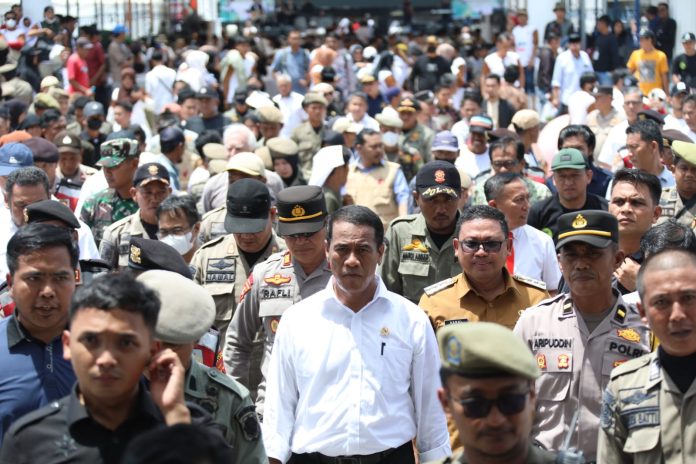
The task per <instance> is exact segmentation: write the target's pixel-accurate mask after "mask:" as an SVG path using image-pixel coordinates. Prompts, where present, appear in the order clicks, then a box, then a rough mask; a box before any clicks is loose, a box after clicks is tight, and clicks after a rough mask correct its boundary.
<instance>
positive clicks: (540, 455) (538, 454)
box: [426, 445, 556, 464]
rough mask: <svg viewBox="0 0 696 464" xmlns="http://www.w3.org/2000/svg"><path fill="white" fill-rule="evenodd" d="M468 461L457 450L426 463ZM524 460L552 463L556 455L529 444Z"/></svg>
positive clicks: (542, 463) (462, 453)
mask: <svg viewBox="0 0 696 464" xmlns="http://www.w3.org/2000/svg"><path fill="white" fill-rule="evenodd" d="M468 462H469V461H467V459H466V456H464V451H459V452H457V453H454V454H453V455H452V457H449V458H445V459H444V460H441V461H431V462H430V463H426V464H467V463H468ZM524 462H525V464H554V463H555V462H556V455H555V454H554V453H551V452H550V451H546V450H543V449H541V448H538V447H536V446H533V445H529V454H528V455H527V459H525V460H524Z"/></svg>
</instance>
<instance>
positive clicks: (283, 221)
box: [276, 185, 328, 235]
mask: <svg viewBox="0 0 696 464" xmlns="http://www.w3.org/2000/svg"><path fill="white" fill-rule="evenodd" d="M276 208H278V234H279V235H293V234H307V233H315V232H318V231H319V230H320V229H321V228H322V227H323V226H324V220H325V219H326V216H327V215H328V212H327V211H326V201H325V200H324V192H323V191H322V189H321V187H317V186H316V185H298V186H295V187H288V188H286V189H283V190H281V191H280V192H279V193H278V197H277V201H276Z"/></svg>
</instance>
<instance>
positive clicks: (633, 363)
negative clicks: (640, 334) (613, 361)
mask: <svg viewBox="0 0 696 464" xmlns="http://www.w3.org/2000/svg"><path fill="white" fill-rule="evenodd" d="M651 359H652V356H651V355H650V354H649V353H648V354H645V355H643V356H641V357H640V358H635V359H629V360H628V361H626V362H625V363H621V364H619V365H618V366H616V367H615V368H614V369H613V370H612V371H611V374H610V376H609V377H610V378H611V379H612V380H613V379H615V378H617V377H621V376H622V375H626V374H630V373H631V372H635V371H637V370H638V369H641V368H643V367H645V366H647V365H648V364H650V360H651Z"/></svg>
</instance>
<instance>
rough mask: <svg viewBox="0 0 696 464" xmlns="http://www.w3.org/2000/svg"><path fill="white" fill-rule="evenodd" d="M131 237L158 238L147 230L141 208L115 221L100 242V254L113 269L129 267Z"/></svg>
mask: <svg viewBox="0 0 696 464" xmlns="http://www.w3.org/2000/svg"><path fill="white" fill-rule="evenodd" d="M131 237H143V238H147V239H150V240H157V237H156V236H155V237H151V236H149V235H148V234H147V232H146V231H145V227H144V226H143V223H142V221H141V220H140V210H138V211H137V212H136V213H135V214H131V215H130V216H127V217H125V218H123V219H121V220H120V221H116V222H114V223H113V224H111V225H110V226H109V227H107V228H106V229H105V230H104V236H103V238H102V241H101V242H100V243H99V254H100V255H101V258H102V259H103V260H104V261H106V262H107V263H109V265H110V266H111V268H112V269H116V268H117V267H118V268H125V267H128V255H129V253H130V239H131Z"/></svg>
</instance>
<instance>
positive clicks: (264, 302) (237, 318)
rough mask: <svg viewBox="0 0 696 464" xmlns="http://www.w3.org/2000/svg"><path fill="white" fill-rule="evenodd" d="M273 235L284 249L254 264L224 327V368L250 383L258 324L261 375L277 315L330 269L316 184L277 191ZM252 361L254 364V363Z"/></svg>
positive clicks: (317, 286)
mask: <svg viewBox="0 0 696 464" xmlns="http://www.w3.org/2000/svg"><path fill="white" fill-rule="evenodd" d="M277 208H278V235H280V236H281V237H283V239H284V240H285V242H286V244H287V247H288V249H287V251H281V252H278V253H275V254H273V255H271V256H270V257H269V258H268V259H267V260H266V261H264V262H263V263H259V264H257V265H256V266H255V267H254V270H253V272H252V273H251V275H250V276H249V278H248V279H247V281H246V284H245V285H244V290H243V293H242V296H241V298H240V302H239V305H238V307H237V311H235V313H234V316H233V317H232V322H231V323H230V326H229V328H228V329H227V336H226V338H225V343H224V351H223V358H224V361H225V369H226V371H227V373H228V374H230V375H231V376H232V377H233V378H234V379H235V380H237V381H239V382H240V383H241V384H242V385H245V386H248V387H249V388H250V389H256V388H257V385H249V380H250V379H249V372H250V368H251V367H252V366H251V364H252V361H253V360H252V358H251V356H252V347H253V342H254V340H255V338H256V334H257V333H258V332H259V330H263V338H264V355H263V360H262V361H261V372H262V374H263V375H264V377H265V374H266V369H267V364H268V362H269V361H270V355H271V349H272V348H273V341H274V339H275V333H276V330H277V328H278V323H279V322H280V318H281V317H282V315H283V312H285V310H286V309H288V308H289V307H290V306H292V305H293V304H294V303H296V302H298V301H300V300H302V299H304V298H307V297H309V296H310V295H313V294H314V293H316V292H318V291H319V290H322V289H324V288H325V287H326V285H327V283H328V282H329V278H330V277H331V270H330V269H329V266H328V263H327V261H326V254H325V251H324V248H323V247H322V246H323V245H324V240H325V239H326V229H325V227H324V226H325V223H326V218H327V216H328V214H327V212H326V203H325V201H324V195H323V193H322V190H321V187H316V186H297V187H289V188H287V189H285V190H282V191H281V192H280V193H279V194H278V204H277ZM254 367H257V368H258V366H254ZM264 384H265V382H262V384H261V385H258V394H257V400H256V411H257V412H258V413H259V414H261V415H262V414H263V393H264V390H265V385H264Z"/></svg>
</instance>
